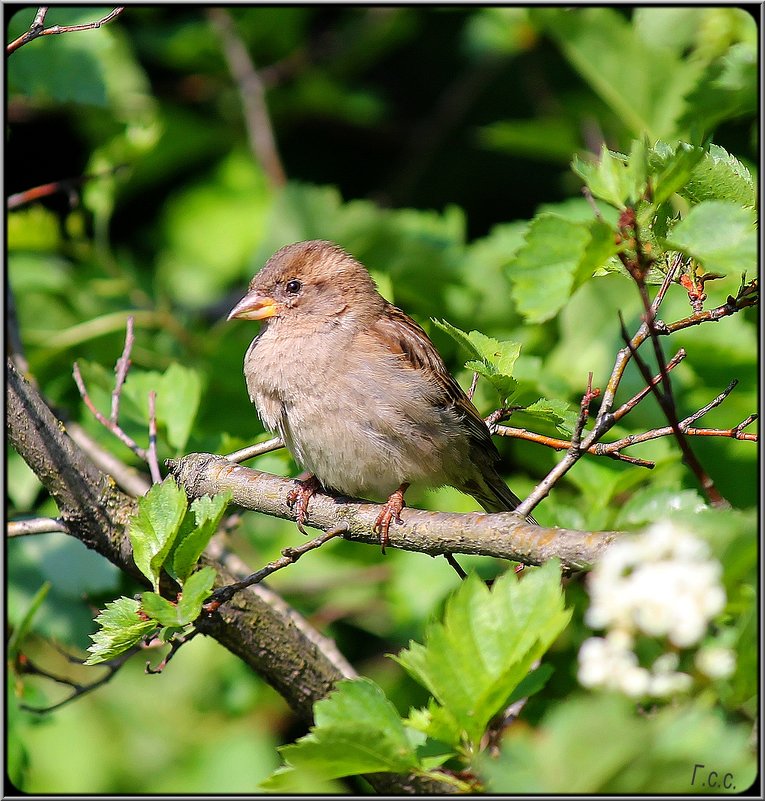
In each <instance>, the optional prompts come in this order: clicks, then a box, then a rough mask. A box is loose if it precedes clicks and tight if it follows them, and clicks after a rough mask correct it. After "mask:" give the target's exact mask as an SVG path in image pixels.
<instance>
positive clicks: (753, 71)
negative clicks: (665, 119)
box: [680, 42, 758, 136]
mask: <svg viewBox="0 0 765 801" xmlns="http://www.w3.org/2000/svg"><path fill="white" fill-rule="evenodd" d="M757 77H758V58H757V45H756V43H755V42H751V43H748V42H738V43H737V44H734V45H733V46H732V47H731V48H730V49H729V50H728V52H727V53H726V54H725V55H724V56H723V58H722V59H719V60H716V61H714V62H713V63H711V64H710V65H709V66H708V67H707V68H706V69H705V71H704V74H703V76H702V77H701V78H700V79H699V80H698V82H697V83H696V85H695V86H694V88H693V89H692V91H690V92H689V93H688V95H687V97H686V104H687V110H686V112H685V113H684V114H683V115H682V117H681V119H680V125H683V126H688V127H689V128H691V129H693V130H696V131H697V132H698V135H700V136H701V135H704V134H707V133H708V132H710V131H712V130H714V128H715V127H716V126H717V125H719V123H721V122H722V121H724V120H727V119H736V118H737V117H742V116H746V115H749V114H754V112H755V111H756V109H757V98H758V89H757Z"/></svg>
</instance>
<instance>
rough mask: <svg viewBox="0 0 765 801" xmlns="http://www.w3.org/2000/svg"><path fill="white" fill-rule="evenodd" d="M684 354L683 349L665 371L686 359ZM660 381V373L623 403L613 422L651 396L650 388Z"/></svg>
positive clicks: (614, 415) (672, 359) (615, 413)
mask: <svg viewBox="0 0 765 801" xmlns="http://www.w3.org/2000/svg"><path fill="white" fill-rule="evenodd" d="M686 355H687V354H686V352H685V350H684V349H683V348H680V350H679V351H678V352H677V353H676V354H675V355H674V356H673V357H672V358H671V359H670V360H669V361H668V362H667V365H666V370H667V372H669V371H670V370H672V369H674V368H675V367H677V365H678V364H680V362H681V361H682V360H683V359H684V358H685V357H686ZM660 381H661V373H658V374H657V375H655V376H654V377H653V378H652V379H651V383H650V384H647V385H646V386H645V387H644V388H643V389H641V390H640V392H638V393H637V394H636V395H633V396H632V397H631V398H630V399H629V400H628V401H627V402H626V403H623V404H622V405H621V406H620V407H619V408H618V409H617V410H616V411H615V412H614V413H613V415H612V416H613V419H614V422H616V421H619V420H621V419H622V417H624V416H625V415H626V414H628V413H629V412H631V411H632V410H633V409H634V408H635V406H637V405H638V403H640V401H641V400H643V398H645V397H646V396H647V395H650V394H651V387H654V386H656V385H657V384H658V383H659V382H660Z"/></svg>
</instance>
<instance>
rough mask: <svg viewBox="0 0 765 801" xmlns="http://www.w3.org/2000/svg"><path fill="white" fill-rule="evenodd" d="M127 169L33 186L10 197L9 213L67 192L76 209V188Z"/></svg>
mask: <svg viewBox="0 0 765 801" xmlns="http://www.w3.org/2000/svg"><path fill="white" fill-rule="evenodd" d="M126 168H127V164H118V165H117V166H115V167H112V168H111V169H108V170H105V171H104V172H99V173H93V174H90V175H78V176H76V177H75V178H62V179H61V180H59V181H51V182H50V183H47V184H42V185H41V186H33V187H32V188H31V189H25V190H24V191H23V192H16V193H14V194H13V195H8V200H7V208H8V211H13V210H15V209H18V208H21V207H22V206H26V205H27V203H33V202H34V201H35V200H40V198H43V197H49V196H50V195H55V194H56V193H57V192H65V193H66V194H68V195H69V204H70V205H71V206H72V207H74V206H76V205H77V200H78V197H77V194H76V192H75V188H76V187H78V186H81V185H82V184H84V183H87V182H88V181H94V180H97V179H98V178H106V177H111V176H114V175H116V174H117V173H118V172H119V171H120V170H124V169H126Z"/></svg>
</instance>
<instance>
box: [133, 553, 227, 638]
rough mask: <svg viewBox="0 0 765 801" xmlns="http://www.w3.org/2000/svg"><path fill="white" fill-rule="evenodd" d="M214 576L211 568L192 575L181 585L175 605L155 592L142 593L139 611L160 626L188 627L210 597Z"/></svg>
mask: <svg viewBox="0 0 765 801" xmlns="http://www.w3.org/2000/svg"><path fill="white" fill-rule="evenodd" d="M215 576H216V573H215V569H214V568H212V567H203V568H202V569H201V570H198V571H197V572H196V573H192V575H191V576H190V577H189V579H188V581H187V582H186V583H185V584H184V585H183V592H182V593H181V594H180V596H179V597H178V601H177V603H172V602H171V601H168V600H167V599H166V598H163V597H162V596H161V595H159V594H158V593H156V592H144V593H142V595H141V609H142V610H143V612H144V613H145V614H146V615H148V616H149V617H150V618H151V619H152V620H155V621H156V622H157V623H159V625H160V626H169V627H171V628H183V627H184V626H188V624H189V623H193V622H194V621H195V620H196V619H197V618H198V617H199V615H200V613H201V611H202V604H203V603H204V602H205V600H206V599H207V598H209V597H210V591H211V590H212V586H213V584H214V583H215Z"/></svg>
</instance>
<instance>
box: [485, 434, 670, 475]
mask: <svg viewBox="0 0 765 801" xmlns="http://www.w3.org/2000/svg"><path fill="white" fill-rule="evenodd" d="M493 433H494V434H497V435H499V436H500V437H510V438H512V439H522V440H526V441H527V442H536V443H537V444H538V445H544V446H545V447H547V448H552V449H553V450H554V451H567V450H570V449H571V440H569V439H558V438H557V437H548V436H546V435H545V434H537V433H535V432H534V431H528V430H527V429H525V428H511V427H510V426H496V427H495V428H494V430H493ZM586 453H589V454H592V455H593V456H608V458H609V459H614V460H616V461H619V462H628V463H629V464H633V465H635V466H636V467H646V468H648V469H649V470H651V469H652V468H654V467H656V463H655V462H652V461H650V460H649V459H638V458H637V457H635V456H627V455H626V454H624V453H619V452H618V451H616V450H615V451H608V452H606V451H603V450H602V446H601V445H600V444H595V445H591V446H590V447H589V448H588V449H587V451H586Z"/></svg>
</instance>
